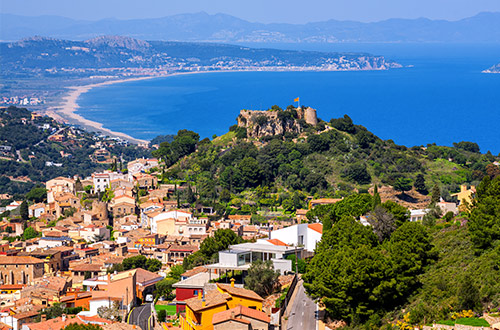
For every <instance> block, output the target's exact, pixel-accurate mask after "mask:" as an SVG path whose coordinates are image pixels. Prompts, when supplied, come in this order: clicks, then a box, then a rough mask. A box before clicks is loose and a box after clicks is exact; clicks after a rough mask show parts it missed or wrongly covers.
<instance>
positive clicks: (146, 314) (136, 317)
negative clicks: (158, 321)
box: [127, 304, 152, 330]
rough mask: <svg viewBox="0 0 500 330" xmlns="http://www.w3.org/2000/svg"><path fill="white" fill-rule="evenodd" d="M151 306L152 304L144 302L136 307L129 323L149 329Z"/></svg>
mask: <svg viewBox="0 0 500 330" xmlns="http://www.w3.org/2000/svg"><path fill="white" fill-rule="evenodd" d="M151 306H152V305H151V304H144V305H141V306H137V307H135V308H134V309H133V310H132V312H131V313H130V316H129V319H128V320H127V323H129V324H135V325H138V326H139V327H140V328H141V329H142V330H149V327H148V322H150V321H151V320H150V316H151ZM151 328H152V327H151Z"/></svg>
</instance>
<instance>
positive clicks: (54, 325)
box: [23, 316, 85, 330]
mask: <svg viewBox="0 0 500 330" xmlns="http://www.w3.org/2000/svg"><path fill="white" fill-rule="evenodd" d="M71 323H77V324H85V322H83V321H82V320H80V319H79V318H77V317H66V319H65V320H64V321H63V319H62V316H61V317H57V318H55V319H50V320H47V321H44V322H38V323H26V324H24V325H23V327H24V326H26V327H28V329H30V330H31V329H32V330H61V329H64V328H65V327H66V326H68V325H70V324H71Z"/></svg>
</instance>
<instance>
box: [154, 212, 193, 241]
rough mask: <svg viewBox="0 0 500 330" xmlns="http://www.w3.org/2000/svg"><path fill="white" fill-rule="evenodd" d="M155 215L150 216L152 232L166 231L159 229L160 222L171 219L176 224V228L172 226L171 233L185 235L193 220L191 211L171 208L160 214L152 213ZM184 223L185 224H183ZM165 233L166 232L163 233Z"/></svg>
mask: <svg viewBox="0 0 500 330" xmlns="http://www.w3.org/2000/svg"><path fill="white" fill-rule="evenodd" d="M152 215H153V216H152V217H151V218H149V225H150V227H151V233H153V234H158V233H159V231H164V230H160V229H159V225H158V223H159V222H164V221H165V220H168V219H171V220H173V221H172V223H173V224H174V226H176V228H175V229H173V228H171V229H170V231H175V233H174V232H170V235H173V234H177V235H183V233H184V231H185V230H184V229H185V227H186V226H187V225H188V223H190V222H191V221H192V220H193V214H192V213H190V212H185V211H179V210H171V211H166V212H161V213H159V214H152ZM182 224H184V225H182ZM161 234H165V233H161Z"/></svg>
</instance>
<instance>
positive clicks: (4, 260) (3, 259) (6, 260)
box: [0, 256, 43, 265]
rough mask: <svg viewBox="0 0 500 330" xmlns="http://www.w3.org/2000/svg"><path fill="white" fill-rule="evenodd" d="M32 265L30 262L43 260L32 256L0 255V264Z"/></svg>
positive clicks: (34, 262) (40, 262)
mask: <svg viewBox="0 0 500 330" xmlns="http://www.w3.org/2000/svg"><path fill="white" fill-rule="evenodd" d="M30 264H31V265H32V264H43V260H40V259H37V258H34V257H17V256H14V257H11V256H0V265H30Z"/></svg>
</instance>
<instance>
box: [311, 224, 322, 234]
mask: <svg viewBox="0 0 500 330" xmlns="http://www.w3.org/2000/svg"><path fill="white" fill-rule="evenodd" d="M307 227H308V228H310V229H312V230H314V231H317V232H318V233H320V234H323V225H322V224H321V223H311V224H308V225H307Z"/></svg>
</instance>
